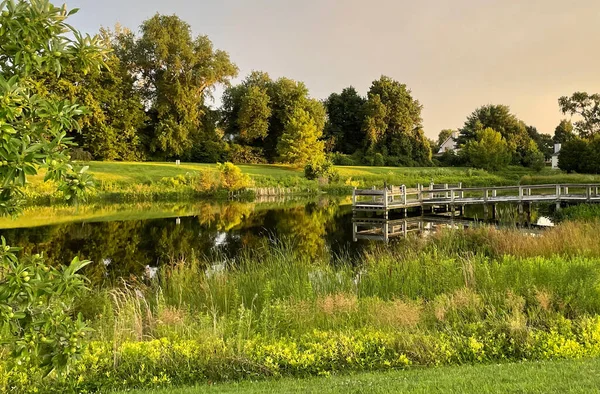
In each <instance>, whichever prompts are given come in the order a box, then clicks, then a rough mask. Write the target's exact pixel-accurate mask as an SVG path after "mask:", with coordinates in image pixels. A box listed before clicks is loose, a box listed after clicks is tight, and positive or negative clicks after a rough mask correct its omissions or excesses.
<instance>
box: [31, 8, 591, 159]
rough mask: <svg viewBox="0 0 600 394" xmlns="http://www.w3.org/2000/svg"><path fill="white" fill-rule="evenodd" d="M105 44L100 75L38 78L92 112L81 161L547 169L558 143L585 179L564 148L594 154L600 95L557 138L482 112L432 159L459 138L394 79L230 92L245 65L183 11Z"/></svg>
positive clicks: (262, 84) (578, 108)
mask: <svg viewBox="0 0 600 394" xmlns="http://www.w3.org/2000/svg"><path fill="white" fill-rule="evenodd" d="M100 37H102V39H103V42H104V45H105V46H106V48H107V49H109V50H110V52H109V53H108V55H107V58H106V64H105V66H104V67H103V68H102V69H99V70H98V69H93V70H89V71H86V72H82V71H81V70H80V69H78V68H74V67H72V66H70V65H68V64H67V65H65V66H64V67H63V69H62V70H61V75H60V77H57V74H56V73H49V72H39V73H38V75H36V81H37V89H38V93H39V94H40V95H42V96H48V97H49V96H53V97H64V98H68V99H69V100H72V101H75V100H76V101H77V102H80V103H83V104H84V105H85V107H86V108H87V111H86V113H85V114H84V116H83V117H82V118H80V120H79V126H80V128H79V130H78V131H72V132H70V133H69V136H70V137H72V138H73V139H74V141H75V142H76V143H77V144H78V145H79V146H80V147H81V149H76V150H74V151H73V152H72V155H73V156H74V157H75V158H78V159H92V158H93V159H97V160H129V161H130V160H171V159H177V158H178V159H183V160H188V161H197V162H217V161H225V160H228V161H232V162H236V163H290V164H295V165H305V164H307V163H309V162H310V163H312V164H313V165H314V163H324V162H326V161H327V159H326V158H327V157H328V158H330V159H332V160H333V161H334V162H335V163H336V164H345V165H354V164H363V165H379V166H381V165H389V166H416V165H418V166H428V165H433V164H436V163H439V164H441V165H471V166H476V167H482V168H488V169H498V168H501V167H505V166H507V165H509V164H513V165H522V166H527V167H531V168H536V169H540V168H542V167H543V166H544V161H547V160H549V159H550V157H551V156H552V154H553V151H554V144H555V143H561V144H563V145H564V146H563V149H566V150H565V151H564V153H563V155H564V157H565V159H564V160H561V161H562V163H563V164H562V165H561V168H564V169H565V170H568V171H583V169H582V168H581V166H579V167H574V166H572V165H570V164H567V163H569V160H568V159H567V156H568V154H569V153H568V152H571V151H573V149H576V148H577V149H579V148H582V147H583V146H584V144H587V145H586V146H588V147H589V146H592V145H593V140H594V137H595V136H596V135H597V134H599V133H600V109H599V108H600V95H598V94H592V95H590V94H587V93H584V92H577V93H575V94H573V95H572V96H571V97H566V96H565V97H561V98H560V99H559V105H560V108H561V110H562V112H563V113H564V114H566V115H570V116H577V119H578V120H577V121H576V122H575V124H572V123H571V122H570V121H568V120H563V121H562V122H561V123H560V125H559V126H557V128H556V130H555V133H554V137H551V136H550V135H549V134H544V133H540V132H538V130H537V129H536V128H535V127H534V126H531V125H527V124H526V123H525V122H523V121H522V120H520V119H518V118H517V117H516V116H515V115H514V114H512V113H511V112H510V109H509V107H507V106H505V105H484V106H482V107H480V108H477V109H476V110H475V111H473V113H471V114H470V115H469V116H468V117H467V119H466V121H465V123H464V125H463V127H462V128H460V129H458V130H457V131H458V137H457V139H456V143H457V148H458V149H457V150H456V151H455V152H445V153H443V154H442V155H441V156H440V155H436V156H434V155H433V154H434V153H437V151H438V149H439V146H440V145H441V144H442V143H443V142H444V141H446V140H447V139H448V138H450V137H451V136H452V135H453V130H451V129H446V130H442V132H440V135H439V137H438V140H437V141H431V140H428V139H427V138H426V137H425V135H424V132H423V121H422V117H421V111H422V108H423V107H422V105H421V103H420V102H419V101H418V100H417V99H415V98H414V97H413V96H412V92H411V91H410V89H409V88H408V87H407V86H406V85H404V84H402V83H400V82H398V81H396V80H393V79H391V78H389V77H386V76H382V77H381V78H379V79H377V80H375V81H373V82H372V84H371V86H370V88H369V90H368V91H367V92H366V95H361V94H360V93H359V92H358V91H357V90H356V89H355V88H353V87H352V86H350V87H347V88H345V89H343V90H342V91H341V92H340V93H332V94H331V95H330V96H329V97H328V98H327V99H325V100H323V101H319V100H317V99H314V98H312V97H311V96H310V93H309V90H308V88H307V87H306V85H304V83H302V82H300V81H294V80H292V79H289V78H285V77H281V78H278V79H272V78H271V77H270V76H269V75H268V74H267V73H265V72H260V71H253V72H252V73H250V74H249V75H247V76H246V77H245V79H244V80H243V81H242V82H241V83H239V84H237V85H232V84H231V79H232V78H233V77H235V76H237V72H238V69H237V67H236V65H235V64H234V63H233V62H232V61H231V60H230V58H229V55H228V54H227V53H226V52H224V51H222V50H218V49H215V48H214V47H213V44H212V42H211V41H210V40H209V38H208V37H206V36H194V35H193V34H192V32H191V28H190V26H189V25H188V24H187V23H186V22H184V21H182V20H181V19H180V18H178V17H177V16H175V15H170V16H165V15H160V14H156V15H155V16H153V17H152V18H150V19H148V20H146V21H144V22H143V23H142V25H141V27H140V30H139V33H138V34H136V33H134V32H132V31H131V30H128V29H125V28H121V27H117V28H115V29H114V31H109V30H104V29H103V30H102V31H101V32H100ZM217 85H224V86H225V91H224V94H223V97H222V105H221V107H220V108H212V107H211V106H210V105H209V103H208V99H209V98H212V94H213V92H214V90H215V87H216V86H217ZM494 133H497V134H494ZM582 149H583V148H582ZM586 149H588V148H586ZM589 149H591V148H589ZM476 151H477V152H476ZM588 156H589V155H588ZM581 157H583V156H581ZM586 157H587V156H586ZM319 165H320V164H319ZM588 167H589V166H588ZM585 171H590V169H589V168H588V169H586V170H585Z"/></svg>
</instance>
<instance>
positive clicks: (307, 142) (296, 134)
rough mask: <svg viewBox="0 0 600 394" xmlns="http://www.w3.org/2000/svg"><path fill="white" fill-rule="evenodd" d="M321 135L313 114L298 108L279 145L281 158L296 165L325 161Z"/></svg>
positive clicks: (278, 149)
mask: <svg viewBox="0 0 600 394" xmlns="http://www.w3.org/2000/svg"><path fill="white" fill-rule="evenodd" d="M321 135H322V132H321V131H320V130H319V129H318V127H317V125H316V123H315V121H314V118H313V117H312V116H311V114H310V113H309V112H308V111H306V110H304V109H302V108H296V109H295V110H294V112H293V113H292V115H291V116H290V118H289V120H288V122H287V124H286V125H285V129H284V132H283V135H282V136H281V139H280V140H279V143H278V145H277V151H278V153H279V156H280V160H281V161H282V162H284V163H291V164H295V165H305V164H306V163H308V162H309V161H312V162H315V163H319V162H322V161H324V158H325V155H324V151H323V150H324V143H323V141H320V140H319V138H320V137H321Z"/></svg>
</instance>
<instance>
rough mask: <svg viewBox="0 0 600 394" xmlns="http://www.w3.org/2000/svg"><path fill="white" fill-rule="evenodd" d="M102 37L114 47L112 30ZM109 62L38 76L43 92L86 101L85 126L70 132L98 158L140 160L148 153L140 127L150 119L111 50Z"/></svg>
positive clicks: (80, 121) (78, 142)
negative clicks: (142, 144) (141, 138)
mask: <svg viewBox="0 0 600 394" xmlns="http://www.w3.org/2000/svg"><path fill="white" fill-rule="evenodd" d="M102 39H103V42H104V43H105V45H106V46H107V47H108V48H110V46H111V42H112V40H113V39H114V38H113V35H112V33H110V32H109V31H107V30H103V31H102ZM105 64H106V67H103V68H102V69H100V70H98V69H93V70H90V72H85V73H84V72H82V71H81V70H79V69H77V68H75V67H73V66H71V65H69V64H67V65H65V66H64V67H63V69H62V72H61V74H60V77H58V76H57V75H56V74H55V73H49V72H45V73H43V74H42V75H40V76H39V77H36V79H37V80H39V83H38V86H39V92H40V93H41V94H53V95H55V96H56V97H57V98H68V99H69V100H72V101H73V100H76V101H77V102H79V103H82V104H83V105H85V107H86V109H87V112H86V114H84V116H82V117H81V118H80V119H79V123H80V126H81V130H80V131H78V130H75V131H72V132H69V133H68V134H67V135H68V136H69V137H72V138H73V140H74V141H75V142H76V143H77V144H78V146H80V147H81V148H83V149H85V150H86V151H88V152H90V153H91V154H92V156H93V157H94V158H95V159H100V160H128V161H134V160H140V159H142V158H143V156H144V153H143V149H142V146H141V140H140V137H139V130H140V129H141V128H142V127H143V125H144V121H145V119H146V115H145V113H144V108H143V105H142V100H141V97H140V96H139V94H138V93H137V92H136V91H135V88H134V85H133V78H132V77H131V75H130V74H129V72H128V71H127V69H126V68H125V67H124V65H123V64H122V63H121V61H120V60H119V58H118V57H117V56H115V54H114V53H109V54H108V56H107V59H106V61H105Z"/></svg>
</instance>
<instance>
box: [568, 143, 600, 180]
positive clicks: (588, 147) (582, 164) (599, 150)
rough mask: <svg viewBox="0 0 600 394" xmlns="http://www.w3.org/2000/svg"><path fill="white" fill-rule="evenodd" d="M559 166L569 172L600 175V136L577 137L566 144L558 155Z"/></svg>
mask: <svg viewBox="0 0 600 394" xmlns="http://www.w3.org/2000/svg"><path fill="white" fill-rule="evenodd" d="M558 166H559V168H560V169H561V170H563V171H567V172H578V173H581V174H598V173H600V136H595V137H592V138H590V139H583V138H579V137H575V138H573V139H571V140H569V141H567V142H566V143H564V144H563V145H562V148H561V150H560V153H559V155H558Z"/></svg>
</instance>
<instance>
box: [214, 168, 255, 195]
mask: <svg viewBox="0 0 600 394" xmlns="http://www.w3.org/2000/svg"><path fill="white" fill-rule="evenodd" d="M217 171H218V172H219V178H220V186H221V187H222V188H224V189H226V190H231V191H237V190H241V189H246V188H248V187H250V186H252V181H251V180H250V176H248V174H243V173H242V170H241V169H240V168H239V167H238V166H236V165H234V164H232V163H229V162H227V163H224V164H221V163H218V164H217Z"/></svg>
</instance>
